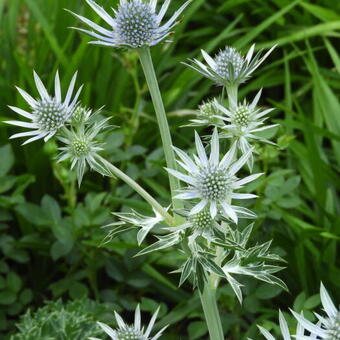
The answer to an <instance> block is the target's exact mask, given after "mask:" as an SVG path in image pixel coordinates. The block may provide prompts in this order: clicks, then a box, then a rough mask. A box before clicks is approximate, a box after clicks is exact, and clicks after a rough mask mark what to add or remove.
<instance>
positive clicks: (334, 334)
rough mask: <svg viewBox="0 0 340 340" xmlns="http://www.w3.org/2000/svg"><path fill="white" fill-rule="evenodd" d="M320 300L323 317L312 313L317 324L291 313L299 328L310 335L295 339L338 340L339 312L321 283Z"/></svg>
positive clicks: (339, 339)
mask: <svg viewBox="0 0 340 340" xmlns="http://www.w3.org/2000/svg"><path fill="white" fill-rule="evenodd" d="M320 298H321V303H322V306H323V309H324V311H325V312H326V315H325V316H321V315H319V314H317V313H314V314H315V315H316V317H317V318H318V322H317V324H313V323H312V322H310V321H308V320H307V319H305V318H304V317H303V316H302V315H300V314H298V313H296V312H294V311H292V313H293V315H294V317H295V318H296V319H297V321H298V323H299V324H300V325H301V327H304V328H305V329H306V330H307V331H308V332H310V334H309V335H308V336H306V335H305V336H304V335H302V336H297V337H296V339H298V340H304V339H306V340H307V339H311V340H312V339H324V340H340V310H339V309H338V308H336V307H335V305H334V303H333V301H332V299H331V297H330V296H329V294H328V292H327V290H326V288H325V287H324V285H323V284H322V283H321V287H320Z"/></svg>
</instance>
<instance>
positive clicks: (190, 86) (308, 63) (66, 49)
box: [0, 0, 340, 340]
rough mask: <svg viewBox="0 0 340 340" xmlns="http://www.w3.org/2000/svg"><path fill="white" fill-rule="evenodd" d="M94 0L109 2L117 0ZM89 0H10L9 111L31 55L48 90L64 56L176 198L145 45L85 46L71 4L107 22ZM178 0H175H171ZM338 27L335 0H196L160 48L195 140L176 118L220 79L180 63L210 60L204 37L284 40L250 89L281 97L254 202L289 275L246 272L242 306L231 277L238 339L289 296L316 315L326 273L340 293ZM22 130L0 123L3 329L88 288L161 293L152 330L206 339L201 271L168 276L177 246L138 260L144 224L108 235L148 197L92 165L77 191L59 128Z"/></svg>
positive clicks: (139, 173) (270, 318)
mask: <svg viewBox="0 0 340 340" xmlns="http://www.w3.org/2000/svg"><path fill="white" fill-rule="evenodd" d="M98 2H99V3H100V4H102V5H103V6H104V7H105V8H107V9H109V7H110V6H112V7H115V6H116V2H117V1H115V0H98ZM84 3H85V1H80V0H79V1H78V0H8V1H6V0H0V44H1V45H0V46H1V49H0V108H1V110H0V119H1V120H5V119H8V118H13V117H14V115H15V114H14V113H13V112H11V111H10V110H9V109H8V108H7V106H6V105H8V104H9V105H18V106H22V105H25V104H24V102H23V100H22V98H21V97H20V96H19V95H18V93H17V92H16V90H15V88H14V85H18V86H20V87H22V88H25V89H26V90H27V91H28V92H30V93H36V92H35V91H36V90H35V88H34V83H33V77H32V69H33V68H34V69H35V70H36V71H37V72H38V73H39V74H40V75H41V77H42V78H43V80H44V81H45V83H47V84H48V86H49V88H52V86H53V77H52V75H53V74H54V72H55V71H56V70H57V69H59V71H60V73H61V77H62V81H63V83H64V86H65V85H66V84H67V82H68V81H69V80H70V78H71V76H72V74H73V73H74V72H75V71H76V70H79V83H80V82H82V83H84V84H85V89H84V91H83V94H82V101H83V103H84V104H87V105H90V106H91V107H93V108H99V107H101V106H103V105H105V108H104V114H105V115H107V116H112V117H113V118H112V120H111V121H112V124H115V125H119V128H118V129H116V130H114V131H112V132H110V133H108V134H107V135H106V136H105V139H106V143H107V149H106V156H107V157H108V158H109V159H110V160H111V161H112V162H114V163H115V165H117V166H119V167H120V168H121V169H123V170H124V171H126V172H127V173H128V174H129V175H130V176H132V177H133V178H134V179H136V180H137V181H138V182H139V183H140V184H141V185H143V186H144V187H145V188H146V189H148V190H149V191H150V192H152V193H153V194H154V195H155V196H157V197H158V199H159V200H160V201H161V202H162V203H163V204H164V205H167V204H168V202H169V191H168V186H167V178H166V174H165V172H164V170H163V168H162V167H163V166H164V161H163V156H162V152H161V149H160V138H159V135H158V133H155V131H157V126H156V123H155V118H154V114H153V108H152V104H151V102H150V98H149V95H148V91H147V88H146V85H145V82H144V79H143V76H142V73H141V70H140V67H139V64H138V61H137V56H136V54H135V53H133V52H123V51H119V50H113V49H109V48H100V47H94V46H88V45H87V41H88V38H86V37H84V36H80V35H79V34H78V33H77V32H74V31H72V30H69V29H68V28H67V27H68V26H74V25H78V23H77V22H76V21H75V19H74V18H73V17H72V16H71V15H69V14H68V13H67V12H65V11H64V10H63V8H68V9H70V10H73V11H75V12H77V13H82V14H84V15H86V16H87V17H90V18H91V19H93V20H95V21H97V19H98V18H96V17H95V15H94V13H93V12H92V11H91V10H90V9H89V7H88V6H85V5H84ZM180 3H181V1H179V0H173V3H172V9H174V8H176V7H178V6H179V5H180ZM339 35H340V3H339V2H337V1H331V0H318V1H311V0H305V1H302V0H300V1H290V0H267V1H263V0H228V1H226V0H211V1H210V0H209V1H206V0H194V1H193V2H192V4H191V5H190V6H189V7H188V9H187V10H186V12H185V15H184V17H183V20H182V21H181V23H180V24H179V25H178V26H177V28H176V30H175V34H174V35H173V36H172V40H173V43H171V44H163V45H160V46H157V47H155V48H153V50H152V54H153V58H154V61H155V64H156V69H157V72H158V74H159V82H160V87H161V89H162V94H163V97H164V101H165V105H166V109H167V112H168V117H169V122H170V125H171V127H172V134H173V138H174V141H175V143H176V145H177V146H179V147H182V148H186V149H190V148H192V147H193V138H192V137H193V131H192V130H190V129H188V128H180V126H181V125H183V124H185V123H187V121H188V119H189V118H190V114H192V111H191V110H193V109H196V107H197V105H198V104H199V103H200V102H201V101H202V100H203V99H208V98H210V97H211V96H213V95H215V94H217V93H219V89H218V88H217V87H215V86H214V85H212V84H211V83H210V81H208V80H206V79H202V78H201V77H200V75H198V74H196V73H194V72H193V71H192V70H189V69H187V68H186V67H185V66H183V65H182V64H180V62H182V61H185V60H186V59H187V58H192V57H199V54H200V49H201V48H204V49H205V50H207V51H208V52H211V53H215V52H217V51H218V49H219V48H222V47H223V46H224V45H226V44H230V45H232V46H234V47H237V48H240V49H241V50H243V51H245V50H246V49H247V48H248V47H249V46H250V45H251V44H252V43H253V42H256V43H257V47H259V48H261V47H263V48H268V47H270V46H272V45H273V44H275V43H277V44H278V47H277V48H276V50H275V51H274V53H273V54H272V55H271V56H270V57H269V58H268V60H267V61H266V63H265V64H264V66H263V67H262V68H261V69H260V70H259V71H258V72H257V73H256V75H255V77H254V78H253V79H252V81H250V82H249V83H248V84H246V85H245V86H244V87H243V88H242V89H241V93H240V94H241V96H242V97H243V96H250V97H252V96H254V94H255V92H256V91H257V90H258V89H260V88H263V89H264V93H263V97H262V104H263V105H268V106H269V105H271V106H274V107H275V108H276V110H275V111H274V113H273V119H272V120H273V121H274V122H277V123H279V124H280V128H279V129H278V131H277V133H276V135H275V137H274V140H276V142H277V143H278V145H279V147H278V148H275V147H272V146H261V147H260V148H259V157H258V160H257V165H256V167H257V168H258V169H257V170H260V171H265V173H266V176H265V177H264V178H263V179H262V180H261V181H257V183H256V185H254V186H253V187H250V189H253V190H255V191H256V192H257V193H258V194H259V195H260V198H259V199H258V200H257V201H256V202H255V203H254V205H253V206H252V207H251V208H253V209H254V210H255V211H256V212H257V213H258V215H259V218H258V220H257V221H256V224H255V229H254V232H253V235H252V237H253V239H254V241H259V242H265V241H268V240H270V239H273V240H274V241H273V249H274V250H275V251H276V252H277V253H279V254H280V255H281V256H283V257H284V258H285V259H286V261H287V264H286V266H287V268H286V269H285V270H284V271H283V272H282V273H280V277H281V278H282V279H283V280H284V281H285V282H286V284H287V285H288V287H289V289H290V293H286V292H282V290H281V289H280V288H278V287H273V286H269V285H267V284H263V283H258V282H254V281H252V280H249V281H243V283H244V285H245V288H244V292H245V296H246V298H245V300H244V304H243V306H242V307H241V306H240V305H239V304H238V302H237V299H236V298H235V296H234V295H233V294H232V292H231V289H230V288H229V287H228V286H227V285H222V286H221V289H220V294H219V304H220V309H221V314H222V318H223V322H224V326H225V331H226V333H228V338H230V339H233V338H235V339H240V338H246V336H251V337H253V338H256V336H257V335H256V329H255V324H256V323H260V324H262V325H264V326H265V327H267V328H268V329H270V328H274V332H275V331H277V328H276V326H275V325H274V323H277V318H278V308H281V309H282V310H287V308H288V307H290V306H294V308H295V309H296V310H298V311H300V310H301V309H302V308H303V309H304V310H307V313H306V315H309V314H310V313H308V310H310V309H313V308H315V307H317V306H318V305H319V297H318V295H314V294H316V293H317V292H318V289H319V284H320V280H322V281H323V282H324V284H325V286H326V287H327V289H328V290H329V291H330V292H331V293H332V295H333V297H334V299H335V300H336V299H337V300H336V301H339V291H340V289H339V288H340V287H339V286H340V285H339V282H340V280H339V277H340V270H339V260H338V258H337V254H336V250H337V249H336V248H337V244H338V241H339V238H340V230H339V229H340V227H339V226H340V218H339V197H338V196H337V192H338V190H339V187H340V177H339V165H340V103H339V99H338V98H339V93H340V76H339V72H340V52H339V50H338V49H337V46H339ZM134 113H135V114H134ZM136 116H137V117H138V118H137V119H136V118H133V117H136ZM13 131H14V129H12V128H9V127H8V126H6V125H5V124H1V125H0V230H1V235H0V332H1V336H4V335H5V334H9V333H10V332H13V330H14V325H13V324H14V322H16V320H17V319H18V316H19V315H20V314H21V313H23V312H24V311H25V310H26V309H27V308H28V307H30V308H31V309H33V310H35V309H36V308H37V307H39V306H41V305H43V302H44V301H45V300H49V299H57V298H59V297H62V298H63V299H64V300H68V299H78V298H81V297H84V296H88V297H90V298H92V299H97V300H98V301H102V302H110V303H111V304H112V308H113V307H114V308H116V309H117V310H118V311H121V310H123V309H124V310H126V311H127V314H126V315H127V316H128V317H129V316H131V313H129V311H130V312H131V311H132V310H133V309H134V307H135V303H136V302H137V301H141V302H142V309H143V310H144V311H146V312H147V311H153V310H154V308H155V306H156V305H157V304H158V303H162V309H161V315H162V317H163V319H162V321H161V322H159V323H158V324H157V327H158V328H159V327H162V326H163V325H165V324H167V323H170V324H171V327H170V328H169V330H168V331H167V332H166V336H164V339H169V340H170V339H178V338H180V339H206V337H207V335H206V327H205V324H204V322H202V320H203V319H202V311H201V308H200V304H199V299H198V296H197V295H196V294H193V292H192V290H191V286H190V284H187V285H184V286H183V287H181V288H180V289H177V288H176V286H177V284H178V280H179V276H178V275H171V274H168V272H170V271H171V270H173V269H174V268H176V266H178V264H179V263H180V262H181V260H182V258H181V254H179V253H177V252H175V251H171V250H169V251H164V252H160V253H158V254H152V255H147V256H144V257H140V258H134V257H133V255H134V254H135V253H137V252H138V250H140V249H138V247H137V245H136V240H135V235H134V234H133V233H132V234H130V235H124V236H122V237H121V238H119V239H116V240H114V241H113V242H110V243H108V244H107V245H105V246H103V247H101V248H99V247H98V246H99V245H100V243H101V241H102V239H103V237H104V236H105V230H103V229H102V228H101V226H103V225H104V224H106V223H108V222H112V220H113V217H112V216H111V215H110V212H111V211H119V210H127V209H129V208H134V209H137V210H138V211H140V212H141V213H150V210H149V208H148V206H147V205H146V204H145V203H144V202H143V201H142V200H141V199H140V198H139V197H138V196H137V195H135V194H134V193H133V192H132V191H131V190H130V189H129V188H128V187H127V186H126V185H124V184H123V183H121V182H119V181H118V182H117V181H115V180H108V179H104V178H102V177H101V176H99V175H97V174H94V173H87V174H86V176H85V181H84V183H83V185H82V187H81V188H80V190H78V189H77V187H76V183H75V178H74V176H72V175H70V174H69V173H68V168H67V165H65V164H63V165H61V164H56V163H55V161H54V157H55V155H56V145H55V143H54V142H53V141H51V142H49V143H47V144H45V145H44V144H43V143H41V142H36V143H34V144H32V145H28V146H24V147H21V146H20V142H19V141H13V142H11V143H10V142H9V141H8V137H9V135H10V134H11V133H13ZM204 132H209V131H204ZM202 133H203V131H202ZM9 143H10V144H9ZM151 241H154V239H153V237H152V236H150V237H149V238H148V240H147V242H148V243H150V242H151ZM336 294H338V296H337V295H336ZM310 317H312V315H311V314H310ZM289 323H290V325H291V326H294V322H293V320H291V319H289Z"/></svg>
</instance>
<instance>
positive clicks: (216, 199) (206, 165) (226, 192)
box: [167, 128, 261, 223]
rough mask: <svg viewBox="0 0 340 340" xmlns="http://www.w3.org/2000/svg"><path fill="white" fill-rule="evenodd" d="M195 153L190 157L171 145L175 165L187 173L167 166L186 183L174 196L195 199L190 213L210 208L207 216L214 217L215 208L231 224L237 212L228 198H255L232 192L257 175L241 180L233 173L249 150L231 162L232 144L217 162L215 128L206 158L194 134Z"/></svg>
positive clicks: (217, 144)
mask: <svg viewBox="0 0 340 340" xmlns="http://www.w3.org/2000/svg"><path fill="white" fill-rule="evenodd" d="M195 141H196V149H197V154H198V157H197V156H194V160H192V159H191V158H190V157H189V156H188V155H187V154H186V153H185V152H183V151H182V150H180V149H177V148H174V150H175V152H176V154H177V155H178V157H179V158H180V160H179V161H177V162H178V164H179V165H180V166H181V167H182V168H183V169H184V170H185V171H186V172H187V174H184V173H182V172H179V171H177V170H174V169H167V170H168V171H169V173H170V174H172V175H173V176H175V177H177V178H178V179H180V180H181V181H183V182H185V183H187V184H188V187H187V188H185V189H182V190H181V192H180V193H179V194H178V195H176V198H178V199H184V200H194V201H195V200H196V201H197V200H198V201H199V202H198V203H197V204H196V205H195V206H194V207H193V208H192V209H191V211H190V215H195V214H197V213H199V212H200V211H202V210H203V209H205V207H209V208H210V214H211V217H212V218H214V217H215V216H216V215H217V213H218V209H222V210H223V211H224V213H225V214H226V215H227V216H229V217H230V218H231V219H232V220H233V221H234V222H235V223H237V221H238V218H237V213H236V211H235V210H234V208H233V206H232V205H231V201H232V199H248V198H254V197H257V196H256V195H253V194H244V193H235V192H234V191H235V190H237V189H240V188H242V187H243V185H244V184H246V183H249V182H251V181H253V180H255V179H256V178H258V177H259V176H260V175H261V174H254V175H251V176H248V177H245V178H243V179H241V180H240V179H238V178H237V177H236V173H237V172H238V171H239V170H240V168H241V167H242V166H243V165H244V164H245V163H246V162H247V159H248V157H249V156H250V152H248V153H247V154H245V155H243V156H242V157H241V158H240V159H239V160H236V161H234V155H235V147H234V146H233V147H232V148H231V149H230V150H229V152H228V153H227V154H226V155H225V156H224V157H223V158H222V160H221V161H219V157H220V151H219V136H218V132H217V129H216V128H215V130H214V133H213V135H212V138H211V152H210V157H209V159H208V157H207V155H206V152H205V149H204V147H203V144H202V141H201V139H200V137H199V136H198V134H197V133H195Z"/></svg>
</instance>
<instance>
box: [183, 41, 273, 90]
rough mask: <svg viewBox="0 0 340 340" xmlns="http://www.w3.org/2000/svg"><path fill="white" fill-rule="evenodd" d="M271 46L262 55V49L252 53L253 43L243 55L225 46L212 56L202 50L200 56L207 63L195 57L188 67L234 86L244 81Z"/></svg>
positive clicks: (215, 80)
mask: <svg viewBox="0 0 340 340" xmlns="http://www.w3.org/2000/svg"><path fill="white" fill-rule="evenodd" d="M274 48H275V46H273V47H272V48H271V49H270V50H269V51H268V52H267V53H266V54H265V55H264V56H261V55H262V50H261V51H259V52H257V54H255V56H253V55H254V49H255V44H254V45H252V46H251V47H250V49H249V51H248V53H247V55H246V56H245V57H243V56H242V55H241V53H240V52H238V51H237V50H236V49H235V48H233V47H229V46H227V47H225V49H224V50H221V51H220V52H219V53H218V54H216V55H215V57H214V58H212V57H211V56H210V55H209V54H208V53H207V52H205V51H204V50H202V51H201V52H202V56H203V58H204V60H205V61H206V63H207V65H205V64H203V63H202V62H200V61H199V60H197V59H194V60H191V63H190V64H187V65H188V66H189V67H191V68H192V69H194V70H195V71H197V72H199V73H201V74H202V75H203V76H205V77H207V78H209V79H211V80H212V81H214V82H215V83H216V84H218V85H223V86H234V85H239V84H241V83H244V82H245V81H246V80H247V79H248V78H249V77H250V76H251V74H252V73H253V72H254V71H255V70H256V69H257V68H258V67H259V66H260V64H262V63H263V61H264V60H265V59H266V58H267V57H268V56H269V54H270V53H271V52H272V50H273V49H274Z"/></svg>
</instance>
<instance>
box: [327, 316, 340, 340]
mask: <svg viewBox="0 0 340 340" xmlns="http://www.w3.org/2000/svg"><path fill="white" fill-rule="evenodd" d="M327 333H328V337H327V340H340V312H338V314H337V316H336V317H335V318H334V320H333V323H332V325H331V327H330V329H329V330H328V332H327Z"/></svg>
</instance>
